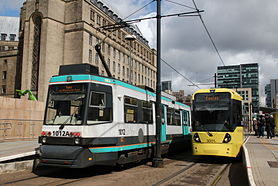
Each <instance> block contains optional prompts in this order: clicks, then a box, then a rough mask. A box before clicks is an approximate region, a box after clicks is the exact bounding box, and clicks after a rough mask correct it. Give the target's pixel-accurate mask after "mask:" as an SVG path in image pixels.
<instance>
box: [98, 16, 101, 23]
mask: <svg viewBox="0 0 278 186" xmlns="http://www.w3.org/2000/svg"><path fill="white" fill-rule="evenodd" d="M100 22H101V17H100V16H99V15H97V24H98V25H100Z"/></svg>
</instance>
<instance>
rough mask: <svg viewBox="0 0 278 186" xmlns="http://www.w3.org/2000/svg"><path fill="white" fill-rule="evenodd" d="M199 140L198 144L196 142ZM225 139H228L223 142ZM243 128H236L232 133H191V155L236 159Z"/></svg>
mask: <svg viewBox="0 0 278 186" xmlns="http://www.w3.org/2000/svg"><path fill="white" fill-rule="evenodd" d="M196 138H199V139H197V141H198V140H199V142H196ZM225 138H228V139H230V141H229V140H227V141H228V142H224V140H225ZM243 141H244V137H243V127H236V129H235V130H234V132H204V131H200V132H196V131H195V132H192V151H193V155H211V156H227V157H236V156H237V155H238V154H239V152H240V150H241V146H242V144H243Z"/></svg>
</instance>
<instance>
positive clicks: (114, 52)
mask: <svg viewBox="0 0 278 186" xmlns="http://www.w3.org/2000/svg"><path fill="white" fill-rule="evenodd" d="M115 57H116V49H115V48H114V50H113V58H114V59H115Z"/></svg>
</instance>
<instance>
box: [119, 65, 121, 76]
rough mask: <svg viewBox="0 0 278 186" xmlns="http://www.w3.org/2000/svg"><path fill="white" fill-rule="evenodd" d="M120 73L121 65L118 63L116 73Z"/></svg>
mask: <svg viewBox="0 0 278 186" xmlns="http://www.w3.org/2000/svg"><path fill="white" fill-rule="evenodd" d="M120 73H121V65H120V64H118V74H120Z"/></svg>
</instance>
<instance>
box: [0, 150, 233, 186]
mask: <svg viewBox="0 0 278 186" xmlns="http://www.w3.org/2000/svg"><path fill="white" fill-rule="evenodd" d="M229 163H230V162H227V161H226V160H223V161H221V160H219V159H218V158H217V159H215V158H199V157H198V158H196V157H193V156H189V155H188V154H184V153H182V154H178V155H174V156H170V157H169V158H165V159H164V168H163V169H155V168H152V167H151V162H148V163H147V164H145V163H144V164H142V163H141V164H132V165H127V166H126V167H124V168H120V169H119V168H115V167H111V168H108V167H106V168H104V167H90V168H86V169H80V170H75V169H56V168H55V169H53V168H49V169H48V168H47V169H44V168H43V169H42V170H41V172H40V173H39V174H33V173H28V172H25V173H24V174H22V175H16V176H11V178H10V179H6V180H5V181H4V180H3V182H2V183H0V186H2V185H5V186H6V185H13V186H14V185H40V186H46V185H47V186H52V185H55V186H56V185H59V186H62V185H77V184H80V185H82V184H85V185H86V184H94V185H98V184H101V185H111V184H112V185H125V184H127V183H130V184H133V185H134V186H137V185H153V186H165V185H177V186H178V185H208V186H212V185H216V184H217V182H218V181H219V179H220V178H221V175H222V173H223V172H224V171H225V169H226V168H227V167H228V166H229ZM146 176H147V177H148V180H144V178H146ZM134 179H135V180H136V183H134V181H135V180H134ZM0 180H1V178H0Z"/></svg>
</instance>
